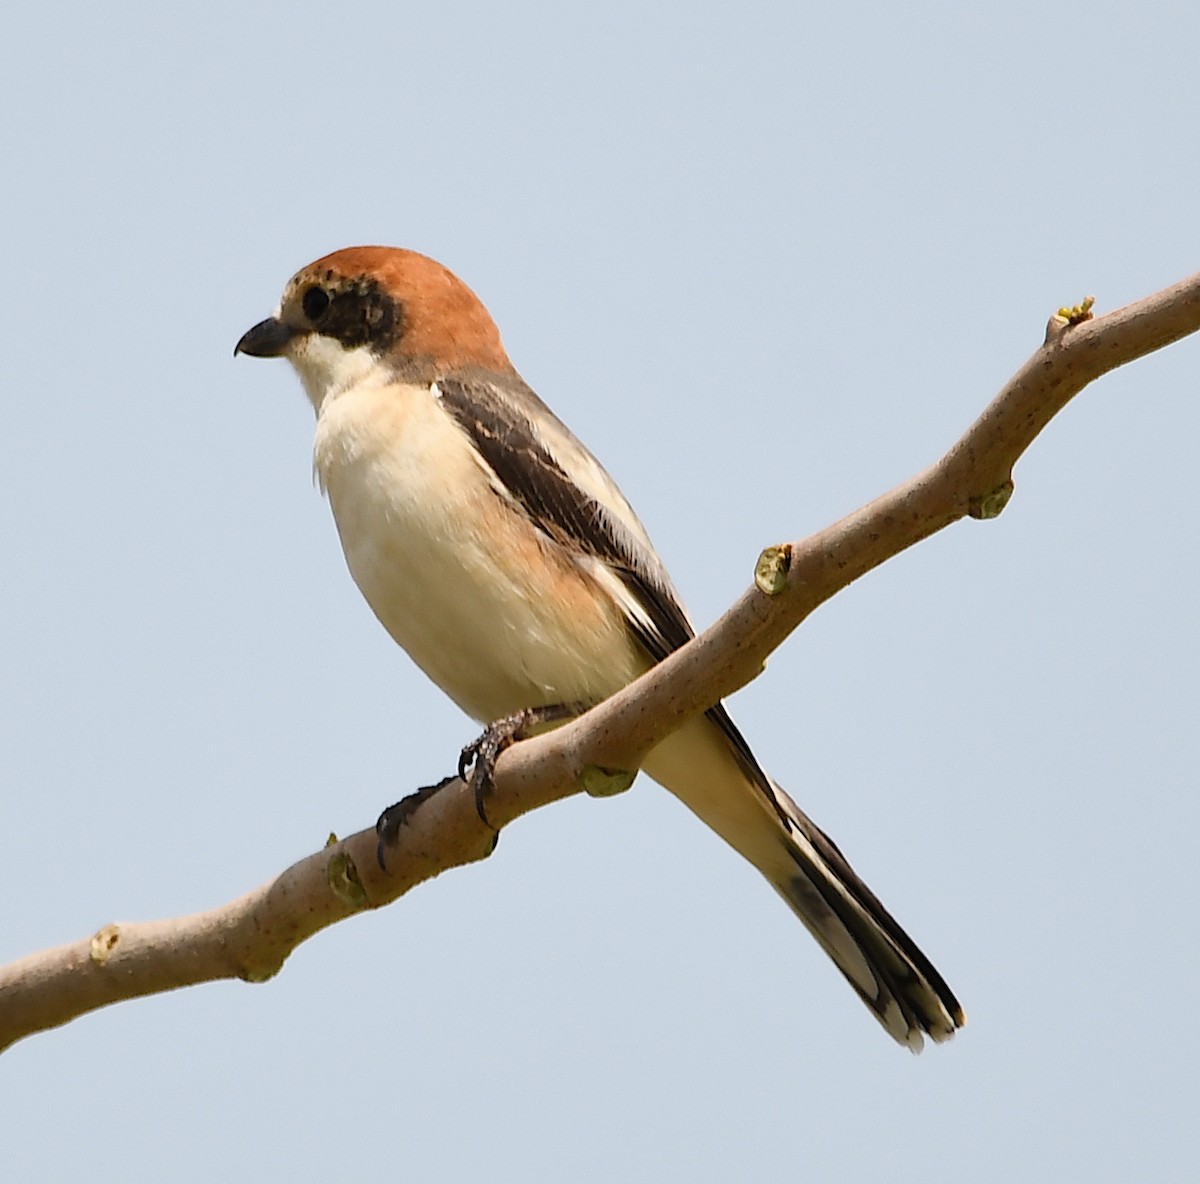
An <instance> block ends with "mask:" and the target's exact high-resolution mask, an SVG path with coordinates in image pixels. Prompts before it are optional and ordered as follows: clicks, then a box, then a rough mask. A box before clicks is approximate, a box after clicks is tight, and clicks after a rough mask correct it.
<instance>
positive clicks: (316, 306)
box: [300, 287, 329, 321]
mask: <svg viewBox="0 0 1200 1184" xmlns="http://www.w3.org/2000/svg"><path fill="white" fill-rule="evenodd" d="M300 307H301V308H303V309H304V315H305V316H306V317H308V319H309V320H310V321H319V320H320V319H321V317H322V316H323V315H324V313H325V310H326V309H327V308H328V307H329V293H328V292H326V291H325V289H324V288H316V287H313V288H309V290H308V291H307V292H305V293H304V299H303V300H301V301H300Z"/></svg>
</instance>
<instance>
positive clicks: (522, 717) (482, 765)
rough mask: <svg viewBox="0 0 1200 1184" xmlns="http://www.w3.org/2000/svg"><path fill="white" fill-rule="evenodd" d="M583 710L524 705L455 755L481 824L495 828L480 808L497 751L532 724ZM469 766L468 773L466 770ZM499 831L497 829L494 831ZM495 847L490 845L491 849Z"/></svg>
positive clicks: (490, 781) (555, 720)
mask: <svg viewBox="0 0 1200 1184" xmlns="http://www.w3.org/2000/svg"><path fill="white" fill-rule="evenodd" d="M585 710H586V705H585V704H580V703H570V704H553V705H551V706H548V707H527V708H526V709H525V710H524V711H514V712H513V714H512V715H506V716H504V718H503V719H498V720H494V721H493V722H492V723H490V724H488V726H487V727H486V728H485V729H484V730H483V734H482V735H481V736H480V737H479V738H478V739H476V740H472V741H471V743H470V744H468V745H467V746H466V747H465V748H464V749H463V750H462V752H461V753H460V754H459V757H458V775H459V777H460V778H461V779H462V780H463V781H465V782H466V783H467V784H468V785H470V787H471V789H472V791H473V792H474V794H475V812H476V813H477V814H478V815H479V817H480V819H481V820H482V822H483V824H484V826H486V827H488V828H489V829H490V830H496V828H495V827H494V826H493V825H492V822H491V819H489V818H488V816H487V811H486V810H485V809H484V806H483V800H484V798H485V797H487V795H488V794H490V793H491V792H492V787H493V784H494V777H493V774H494V772H495V768H496V761H497V760H498V759H499V757H500V754H501V753H502V752H503V751H504V750H505V749H506V748H507V747H508V746H509V745H510V744H512V743H514V742H515V741H517V740H524V739H525V737H526V736H528V735H529V732H530V730H531V729H533V728H538V727H541V726H542V725H543V724H550V723H558V722H560V721H561V720H564V719H569V718H571V716H575V715H579V714H580V713H581V712H583V711H585ZM468 769H469V770H470V776H469V777H468V775H467V770H468ZM498 833H499V832H498V831H497V834H498ZM494 849H495V847H494V845H493V850H494Z"/></svg>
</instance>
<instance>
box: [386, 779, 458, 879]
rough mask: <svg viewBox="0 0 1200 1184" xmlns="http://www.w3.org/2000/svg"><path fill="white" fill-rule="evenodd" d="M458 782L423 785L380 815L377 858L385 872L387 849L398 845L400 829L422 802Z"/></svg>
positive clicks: (445, 780)
mask: <svg viewBox="0 0 1200 1184" xmlns="http://www.w3.org/2000/svg"><path fill="white" fill-rule="evenodd" d="M456 780H457V778H456V777H443V778H442V779H441V781H439V782H438V783H437V784H436V785H423V786H421V788H420V789H418V790H415V791H414V792H413V793H410V794H408V795H407V797H403V798H401V799H400V800H399V801H398V802H397V803H396V804H395V805H394V806H389V807H388V808H387V809H386V810H384V812H383V813H382V814H380V815H379V821H378V822H376V823H375V833H376V834H377V835H378V836H379V843H378V845H377V846H376V848H375V858H376V859H377V860H378V861H379V866H380V867H381V868H382V869H383V870H384V871H387V862H386V851H387V848H388V847H394V846H395V845H396V840H397V839H398V838H399V837H400V828H401V827H402V826H407V825H408V820H409V819H410V818H411V817H412V816H413V814H415V813H416V810H417V807H418V806H420V805H421V803H422V802H425V801H427V800H428V799H429V798H431V797H433V795H434V794H435V793H437V791H438V790H439V789H442V788H444V787H445V786H447V785H449V784H450V782H451V781H456Z"/></svg>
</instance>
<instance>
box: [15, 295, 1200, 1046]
mask: <svg viewBox="0 0 1200 1184" xmlns="http://www.w3.org/2000/svg"><path fill="white" fill-rule="evenodd" d="M1064 314H1066V315H1060V316H1058V317H1055V318H1051V322H1050V325H1049V327H1048V329H1047V334H1046V343H1045V344H1044V345H1043V346H1042V347H1041V348H1040V349H1039V350H1038V351H1037V352H1036V353H1034V355H1033V356H1032V357H1031V358H1030V359H1029V361H1027V362H1026V363H1025V365H1024V366H1022V367H1021V369H1020V370H1019V371H1018V372H1017V374H1016V375H1014V376H1013V378H1012V379H1011V380H1010V381H1009V382H1008V383H1007V385H1006V386H1005V387H1004V389H1003V390H1001V392H1000V393H999V394H998V395H997V396H996V398H995V399H994V400H993V401H992V403H991V405H990V406H989V407H988V408H987V409H986V410H985V411H984V412H983V414H982V415H981V416H980V417H979V418H978V419H977V420H976V421H975V423H973V424H972V425H971V426H970V428H968V429H967V431H966V433H965V434H964V435H963V437H962V438H961V439H960V440H959V441H958V442H957V443H956V444H955V445H954V446H953V447H952V448H951V449H950V451H949V452H947V453H946V455H945V456H943V457H942V459H941V460H939V461H938V462H937V463H936V464H934V465H931V466H930V467H929V468H928V469H926V470H925V471H924V472H922V473H919V474H918V475H917V476H915V477H913V478H912V479H911V480H909V481H906V482H905V483H904V484H902V485H899V486H897V487H896V488H895V489H893V490H892V491H891V492H889V493H886V494H884V495H883V496H882V497H879V498H876V499H875V500H874V501H873V502H871V503H870V504H869V505H866V506H864V507H863V508H862V509H860V510H857V511H855V512H854V513H853V514H850V515H849V516H847V517H846V518H843V519H842V520H841V521H840V522H836V523H834V524H833V525H832V526H829V527H827V528H826V529H825V530H822V531H820V532H819V533H818V534H815V535H813V536H812V537H811V538H808V539H806V540H804V541H803V542H800V543H788V544H783V545H781V546H778V547H772V548H768V549H767V551H764V552H763V555H762V556H761V557H760V560H759V565H758V568H757V571H756V584H755V586H754V587H752V588H750V589H749V590H748V591H747V592H746V593H745V594H744V595H743V596H742V597H741V599H740V600H739V601H738V603H737V604H735V605H734V606H733V608H731V609H730V610H729V612H727V613H726V614H725V615H724V616H723V617H722V618H721V619H720V620H719V621H718V622H717V623H716V624H715V625H714V626H713V627H712V628H711V629H708V630H707V631H706V632H705V633H703V634H702V635H701V636H699V637H697V638H696V639H695V640H694V641H692V642H690V643H689V644H688V645H687V646H685V647H684V648H683V649H681V650H680V651H678V652H677V653H675V654H672V655H671V656H670V657H669V658H668V659H667V660H666V661H664V662H662V663H661V664H660V665H658V666H656V667H655V668H654V669H653V670H651V671H650V672H649V673H647V674H646V675H644V676H643V677H642V678H640V679H639V680H638V681H637V682H636V683H634V684H633V685H631V686H630V687H627V688H626V689H625V690H624V691H622V692H621V693H620V694H618V695H615V696H613V698H611V699H609V700H608V701H606V702H605V703H603V704H601V705H600V706H599V707H597V708H595V709H593V710H592V711H589V712H588V713H587V714H586V715H584V716H582V717H581V718H580V719H578V720H575V721H574V722H572V723H570V724H567V725H566V726H564V727H562V728H560V729H559V730H557V731H555V732H552V733H549V734H546V735H543V736H539V737H536V738H534V739H531V740H527V741H524V742H523V743H521V744H517V745H515V746H514V747H512V748H511V749H509V750H508V751H506V752H505V753H504V754H503V755H502V756H501V757H500V760H499V762H498V763H497V766H496V781H495V792H494V796H493V797H492V798H490V799H489V803H488V813H489V816H490V817H491V819H492V821H493V822H494V823H495V824H496V825H497V826H498V827H503V826H505V825H507V824H508V823H509V822H511V821H513V820H514V819H516V818H518V817H520V815H522V814H524V813H527V812H528V811H530V810H534V809H536V808H538V807H539V806H544V805H547V804H548V803H550V802H552V801H556V800H558V799H560V798H564V797H567V796H569V795H571V794H573V793H577V792H579V787H580V786H581V785H582V784H585V783H586V784H594V783H595V781H596V778H595V777H594V776H593V775H594V773H595V771H596V770H597V769H604V770H620V769H634V768H637V766H638V765H639V764H640V763H641V760H642V758H643V756H644V755H645V753H646V752H648V751H649V750H650V749H651V748H653V747H654V745H655V744H656V743H658V742H659V741H660V740H662V739H663V737H664V736H666V735H668V734H669V733H670V732H671V731H672V730H673V729H674V728H676V727H678V726H679V725H680V724H681V723H682V722H683V721H684V720H686V719H687V718H689V717H690V716H692V715H695V714H698V713H699V712H702V711H704V710H706V709H707V708H708V707H709V706H711V705H712V704H713V703H715V702H717V700H719V699H722V698H724V697H725V696H727V695H729V694H732V693H733V692H734V691H736V690H737V689H738V688H739V687H741V686H743V685H745V684H746V683H747V682H749V681H750V680H751V679H753V678H754V677H756V676H757V675H758V673H759V672H760V671H761V670H762V667H763V663H764V662H765V661H766V658H767V657H768V655H769V654H770V653H771V652H772V651H773V650H774V649H776V648H777V647H778V646H779V645H780V643H781V642H782V641H783V640H784V638H786V637H787V636H788V634H790V633H791V632H792V630H793V629H795V628H796V627H797V626H798V625H799V624H800V623H801V622H802V621H803V620H804V619H805V618H806V617H807V616H808V615H809V614H810V613H811V612H812V611H813V610H814V609H815V608H816V607H817V606H818V605H820V604H822V603H823V602H824V601H826V600H828V599H829V598H830V597H831V596H833V595H834V594H836V593H837V592H839V591H840V590H841V589H842V588H844V587H846V585H848V584H850V583H851V582H852V581H854V580H856V579H858V577H859V576H861V575H863V574H865V573H866V572H868V571H870V570H871V569H872V568H874V567H877V566H878V565H879V564H881V563H883V562H884V561H885V560H887V559H890V558H891V557H892V556H894V555H898V554H899V553H900V552H901V551H903V550H905V549H907V548H908V547H911V546H912V545H913V544H914V543H917V542H920V541H921V540H922V539H924V538H927V537H928V536H929V535H931V534H934V533H935V532H936V531H939V530H941V529H942V528H943V527H945V526H948V525H949V524H950V523H952V522H955V521H957V520H958V519H959V518H963V517H966V516H972V517H976V518H989V517H994V516H995V515H996V514H997V513H999V512H1000V511H1001V510H1002V509H1003V508H1004V505H1005V504H1006V503H1007V500H1008V498H1009V496H1010V495H1011V493H1012V471H1013V467H1014V466H1015V465H1016V462H1017V461H1018V459H1019V458H1020V457H1021V455H1022V454H1023V453H1024V452H1025V450H1026V449H1027V448H1028V447H1029V445H1030V444H1031V443H1032V442H1033V440H1034V439H1035V438H1036V437H1037V435H1038V434H1039V433H1040V432H1041V431H1042V429H1043V428H1045V426H1046V425H1047V424H1048V423H1049V422H1050V420H1051V419H1052V418H1053V417H1054V416H1055V415H1056V414H1057V413H1058V412H1059V411H1061V410H1062V408H1063V407H1065V406H1066V404H1067V403H1068V402H1069V401H1070V400H1071V399H1072V398H1073V397H1074V396H1075V395H1077V394H1078V393H1079V392H1080V391H1081V390H1083V388H1084V387H1085V386H1087V384H1088V383H1090V382H1092V381H1093V380H1094V379H1096V378H1098V377H1100V375H1102V374H1105V373H1107V372H1108V371H1109V370H1112V369H1115V368H1116V367H1117V366H1121V365H1123V364H1124V363H1126V362H1130V361H1132V360H1134V359H1135V358H1140V357H1143V356H1144V355H1146V354H1149V353H1151V352H1153V351H1154V350H1157V349H1161V348H1162V347H1163V346H1165V345H1169V344H1171V342H1174V341H1178V340H1179V339H1180V338H1182V337H1185V336H1187V335H1188V334H1191V333H1194V332H1196V331H1197V329H1200V274H1198V275H1195V276H1192V277H1191V278H1190V279H1187V280H1184V281H1182V282H1181V283H1178V284H1175V285H1174V286H1173V287H1170V288H1167V289H1165V290H1164V291H1162V292H1159V293H1157V294H1155V295H1153V296H1150V297H1148V298H1147V299H1145V300H1141V301H1138V302H1137V303H1136V304H1131V305H1129V306H1127V307H1126V308H1123V309H1119V310H1117V311H1116V312H1113V313H1109V314H1108V315H1106V316H1104V317H1100V318H1097V319H1094V320H1092V319H1084V318H1086V317H1087V315H1088V313H1087V308H1085V307H1083V306H1081V307H1080V309H1079V310H1071V311H1070V314H1067V310H1064ZM1076 321H1078V322H1079V323H1075V322H1076ZM600 781H603V778H601V779H600ZM494 841H495V834H494V833H493V832H492V831H490V830H489V829H488V828H487V827H486V826H485V825H484V824H483V823H482V822H481V820H480V819H479V817H478V815H477V813H476V810H475V804H474V800H473V796H472V794H471V792H470V790H469V789H468V788H467V787H466V786H464V785H463V784H462V782H460V781H454V782H451V783H449V784H448V785H447V786H445V787H444V788H443V789H441V790H439V791H438V792H437V793H435V794H433V795H431V796H430V797H429V798H428V800H426V801H425V802H424V803H423V804H422V805H421V806H420V807H419V808H418V809H417V810H416V811H415V812H414V814H413V816H412V818H411V820H410V821H409V823H408V824H407V825H406V826H405V827H404V828H403V829H402V831H401V834H400V838H399V842H398V843H397V845H396V846H395V847H394V848H392V849H391V850H390V851H389V855H388V870H387V871H386V872H385V871H383V870H381V869H380V868H379V866H378V864H377V862H376V859H375V845H376V837H375V832H374V829H373V828H372V829H369V830H364V831H360V832H359V833H358V834H355V835H352V836H351V837H350V838H348V839H345V840H343V841H341V842H331V843H330V844H329V845H327V846H326V847H325V848H324V849H323V850H321V851H318V852H316V853H315V854H313V855H310V856H308V857H307V858H306V859H303V860H301V861H300V862H299V863H296V864H294V865H293V866H292V867H290V868H288V869H287V870H286V871H284V872H283V873H281V874H280V875H279V876H277V877H276V878H275V879H273V880H271V881H270V882H269V883H267V884H264V885H263V886H262V887H260V888H257V889H255V890H254V891H253V892H250V893H248V894H247V895H246V896H243V897H241V898H240V899H238V900H234V901H232V902H230V903H228V904H225V905H222V906H221V907H219V908H216V909H213V910H211V911H209V912H206V913H199V914H196V915H194V916H191V917H183V918H176V919H173V920H167V921H153V922H145V923H136V924H120V925H109V926H106V927H105V928H104V929H102V930H100V932H99V933H97V934H95V935H94V936H92V937H89V938H84V939H83V940H81V941H78V942H75V943H73V944H71V945H67V946H61V947H59V948H57V949H53V950H47V951H44V952H42V953H39V954H33V955H30V956H29V957H27V958H23V959H21V960H19V961H17V962H14V963H12V964H11V965H9V966H7V967H5V968H2V969H0V1049H3V1048H6V1047H8V1046H9V1045H10V1044H12V1043H13V1042H15V1041H16V1040H19V1039H21V1038H22V1037H23V1036H28V1035H30V1034H32V1033H34V1032H39V1031H43V1030H45V1029H47V1028H52V1027H56V1026H58V1025H60V1024H64V1023H66V1022H68V1021H69V1020H71V1019H74V1018H75V1017H76V1016H79V1015H83V1014H84V1013H86V1012H88V1011H93V1010H95V1009H96V1008H99V1007H103V1006H105V1005H106V1004H109V1003H115V1002H117V1001H119V1000H122V999H132V998H136V997H137V996H140V995H149V994H154V993H157V992H160V991H167V990H172V989H174V988H177V987H184V986H190V985H192V984H194V983H200V982H208V981H210V980H214V979H223V978H240V979H243V980H245V981H247V982H262V981H264V980H265V979H268V978H270V977H271V976H272V975H273V974H275V973H276V972H277V971H278V970H279V968H280V967H281V966H282V965H283V962H284V960H285V959H286V958H287V956H288V955H289V954H290V953H291V951H292V950H294V949H295V948H296V947H297V946H298V945H299V944H300V943H301V942H302V941H304V940H306V939H307V938H309V937H311V936H312V935H313V934H314V933H317V932H318V931H319V930H321V929H323V928H325V927H326V926H327V925H332V924H334V923H335V922H337V921H340V920H342V919H344V918H345V917H348V916H350V915H351V914H352V913H356V912H360V911H362V910H363V909H368V908H379V907H381V906H382V905H385V904H389V903H391V902H392V901H393V900H395V899H397V898H398V897H400V896H402V895H404V893H406V892H407V891H408V890H409V889H410V888H413V887H414V886H415V885H417V884H419V883H421V882H422V881H424V880H428V879H431V878H432V877H433V876H436V875H438V874H439V873H440V872H443V871H445V870H447V869H448V868H451V867H457V866H459V865H461V864H465V863H471V862H473V861H475V860H478V859H483V858H486V856H488V855H489V854H490V853H491V851H492V849H493V846H494Z"/></svg>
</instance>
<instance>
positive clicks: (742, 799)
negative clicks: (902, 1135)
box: [644, 708, 966, 1052]
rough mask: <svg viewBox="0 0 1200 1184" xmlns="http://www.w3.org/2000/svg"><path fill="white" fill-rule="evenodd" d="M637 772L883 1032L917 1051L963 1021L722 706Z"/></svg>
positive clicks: (950, 996)
mask: <svg viewBox="0 0 1200 1184" xmlns="http://www.w3.org/2000/svg"><path fill="white" fill-rule="evenodd" d="M644 769H645V771H646V772H647V773H648V774H649V775H650V776H651V777H653V778H654V780H655V781H658V782H659V783H660V784H661V785H663V786H665V787H666V788H667V789H669V790H670V791H671V792H672V793H673V794H675V796H676V797H678V798H679V799H680V800H681V801H683V803H684V804H685V805H686V806H687V807H688V808H689V809H691V810H692V811H693V812H694V813H695V814H697V815H698V816H699V817H700V819H701V820H702V821H704V822H705V823H706V824H707V825H708V826H710V827H711V828H712V829H713V830H715V831H716V832H717V834H719V835H720V836H721V837H722V838H723V839H725V841H726V842H728V843H729V844H730V845H731V846H732V847H734V848H735V849H736V850H737V851H738V852H740V853H741V854H742V855H743V856H745V858H746V859H748V860H749V861H750V862H751V863H752V864H754V866H755V867H756V868H758V870H759V871H760V872H762V874H763V875H764V876H765V877H766V878H767V880H768V881H769V882H770V883H771V886H772V887H773V888H774V889H775V890H776V891H777V892H778V893H779V895H780V896H782V897H783V899H784V900H786V901H787V903H788V905H789V906H790V907H791V909H792V911H793V912H794V913H795V914H796V916H798V917H799V918H800V920H801V921H803V922H804V924H805V926H806V927H807V928H808V931H809V932H810V933H811V934H812V935H813V937H815V938H816V939H817V941H818V942H819V943H820V944H821V947H822V949H824V950H825V952H826V953H827V954H828V955H829V957H830V958H832V959H833V962H834V964H835V965H836V966H837V968H838V969H839V970H840V971H841V972H842V974H843V975H844V976H845V978H846V980H847V982H849V983H850V985H851V986H852V987H853V988H854V990H855V992H856V993H857V994H858V996H859V998H860V999H862V1001H863V1002H864V1003H865V1004H866V1005H867V1006H868V1007H869V1008H870V1009H871V1011H872V1012H873V1013H874V1014H875V1017H876V1018H877V1019H878V1020H879V1022H880V1023H881V1024H882V1025H883V1026H884V1028H885V1029H886V1030H887V1032H888V1034H889V1035H890V1036H892V1037H893V1039H895V1040H897V1041H898V1042H899V1043H900V1044H903V1045H905V1046H907V1047H908V1048H910V1049H912V1050H913V1052H920V1051H921V1047H922V1044H923V1042H924V1037H925V1036H929V1037H930V1038H931V1039H932V1040H935V1041H941V1040H948V1039H949V1038H950V1037H951V1036H953V1035H954V1032H955V1030H956V1029H957V1028H960V1027H962V1025H963V1024H964V1023H965V1022H966V1018H965V1016H964V1015H963V1011H962V1008H961V1007H960V1006H959V1004H958V1000H957V999H956V998H955V997H954V993H953V992H952V991H951V990H950V988H949V987H948V986H947V985H946V983H945V980H944V979H943V978H942V976H941V975H940V974H938V972H937V971H936V970H935V969H934V968H933V965H932V963H931V962H930V961H929V959H928V958H926V957H925V955H924V954H923V953H921V951H920V950H919V949H918V948H917V945H916V943H915V942H914V941H913V940H912V938H910V937H909V936H908V934H907V933H905V932H904V930H903V929H901V927H900V925H899V924H898V923H897V922H896V920H895V918H894V917H893V916H892V915H891V913H889V912H888V911H887V909H885V908H884V907H883V905H882V904H881V903H880V901H879V899H878V898H877V897H876V896H875V894H874V893H873V892H872V891H871V890H870V888H868V887H867V885H866V884H865V883H863V881H862V880H861V879H860V878H859V877H858V875H857V873H856V872H855V871H854V869H853V868H852V867H851V866H850V864H849V862H848V861H847V860H846V857H845V856H844V855H843V854H842V853H841V851H839V850H838V848H837V846H836V844H835V843H834V842H833V840H832V839H830V838H829V836H828V835H826V834H825V833H824V831H822V830H821V829H820V828H819V827H818V826H817V825H816V824H815V823H814V822H813V821H812V820H811V819H810V818H809V817H808V816H807V815H806V814H805V813H804V812H803V811H802V810H801V809H800V807H799V806H797V805H796V803H795V802H793V801H792V799H791V798H790V797H788V795H787V794H786V793H784V792H783V790H782V789H780V788H779V786H778V785H776V784H775V783H774V782H773V781H771V780H770V779H769V778H768V777H767V776H766V774H765V773H763V771H762V770H761V769H760V768H759V766H758V764H757V763H756V762H755V760H754V757H753V755H752V754H751V753H750V749H749V748H748V747H747V745H746V742H745V741H744V740H743V739H742V737H741V735H740V733H739V732H738V731H737V729H736V728H735V727H734V725H733V723H732V721H730V719H729V717H728V715H726V714H725V712H724V709H723V708H718V709H716V711H714V712H710V713H709V714H708V715H707V716H703V717H700V718H699V719H696V720H693V721H691V722H690V723H688V724H685V725H684V726H683V727H682V728H680V729H679V730H678V731H677V732H675V733H673V734H672V735H671V736H669V737H668V738H667V739H666V740H665V741H663V743H662V744H660V745H659V746H658V747H657V748H656V749H654V750H653V752H651V753H650V755H649V757H648V758H647V760H646V761H645V764H644Z"/></svg>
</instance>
